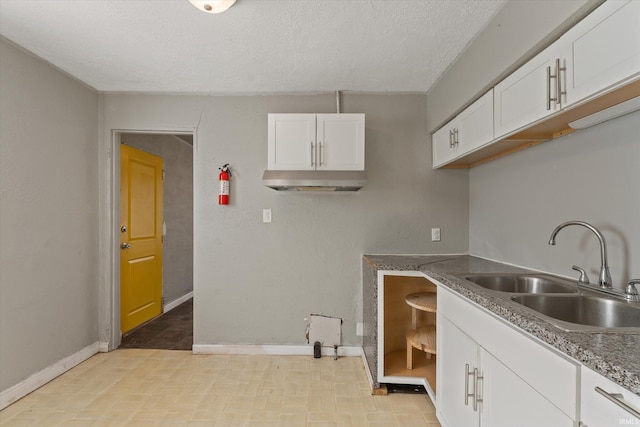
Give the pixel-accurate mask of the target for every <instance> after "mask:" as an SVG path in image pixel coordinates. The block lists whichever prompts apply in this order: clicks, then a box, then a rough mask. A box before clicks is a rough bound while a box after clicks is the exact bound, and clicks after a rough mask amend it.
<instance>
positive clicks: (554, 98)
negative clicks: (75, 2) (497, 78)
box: [494, 45, 567, 137]
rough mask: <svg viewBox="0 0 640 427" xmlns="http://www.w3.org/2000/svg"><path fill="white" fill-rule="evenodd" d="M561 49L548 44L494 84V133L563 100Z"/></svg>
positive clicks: (523, 122)
mask: <svg viewBox="0 0 640 427" xmlns="http://www.w3.org/2000/svg"><path fill="white" fill-rule="evenodd" d="M562 53H563V49H560V48H559V47H558V46H556V45H551V46H550V47H548V48H547V49H545V50H543V51H542V52H540V53H539V54H538V55H537V56H536V57H534V58H533V59H532V60H530V61H529V62H527V63H526V64H524V65H523V66H522V67H520V68H518V69H517V70H516V71H514V72H513V73H512V74H511V75H509V76H508V77H507V78H506V79H504V80H503V81H501V82H500V83H498V84H497V85H496V86H495V88H494V102H495V103H494V105H495V107H494V122H495V136H496V137H501V136H503V135H506V134H507V133H509V132H511V131H513V130H516V129H519V128H521V127H523V126H526V125H528V124H530V123H533V122H535V121H537V120H539V119H541V118H543V117H545V116H548V115H550V114H553V113H555V112H556V111H559V110H560V108H561V107H562V106H563V104H564V103H565V102H566V96H564V95H563V94H562V92H564V90H563V89H562V88H564V87H566V85H562V83H563V77H564V76H566V68H567V60H566V58H565V57H561V54H562ZM558 75H560V80H558ZM559 85H561V86H562V88H561V89H559ZM558 95H560V96H558Z"/></svg>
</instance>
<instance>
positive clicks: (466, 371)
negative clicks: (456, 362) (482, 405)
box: [464, 363, 474, 406]
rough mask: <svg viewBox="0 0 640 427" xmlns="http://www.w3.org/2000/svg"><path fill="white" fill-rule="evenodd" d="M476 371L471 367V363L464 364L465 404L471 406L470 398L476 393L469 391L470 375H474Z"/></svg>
mask: <svg viewBox="0 0 640 427" xmlns="http://www.w3.org/2000/svg"><path fill="white" fill-rule="evenodd" d="M473 374H474V372H473V371H471V369H469V364H468V363H467V364H465V365H464V405H465V406H469V398H470V397H472V396H473V394H474V393H469V376H471V375H473Z"/></svg>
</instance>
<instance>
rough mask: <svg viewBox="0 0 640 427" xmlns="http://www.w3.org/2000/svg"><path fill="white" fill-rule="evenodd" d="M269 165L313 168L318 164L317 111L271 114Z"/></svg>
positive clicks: (268, 145)
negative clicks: (311, 112) (314, 112)
mask: <svg viewBox="0 0 640 427" xmlns="http://www.w3.org/2000/svg"><path fill="white" fill-rule="evenodd" d="M268 117H269V118H268V122H269V136H268V144H267V147H268V148H267V149H268V153H267V168H268V169H271V170H314V169H315V168H316V162H317V159H316V115H315V114H269V116H268Z"/></svg>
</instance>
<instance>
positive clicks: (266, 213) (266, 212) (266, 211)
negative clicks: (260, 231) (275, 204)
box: [262, 209, 271, 222]
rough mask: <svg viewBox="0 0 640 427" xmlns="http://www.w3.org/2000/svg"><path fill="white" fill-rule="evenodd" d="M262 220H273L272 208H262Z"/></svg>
mask: <svg viewBox="0 0 640 427" xmlns="http://www.w3.org/2000/svg"><path fill="white" fill-rule="evenodd" d="M262 222H271V209H262Z"/></svg>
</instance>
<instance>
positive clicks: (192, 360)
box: [0, 349, 439, 427]
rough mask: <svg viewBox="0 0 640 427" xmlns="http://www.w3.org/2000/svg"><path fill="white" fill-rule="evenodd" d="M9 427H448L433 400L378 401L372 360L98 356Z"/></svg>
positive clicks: (13, 410) (24, 408)
mask: <svg viewBox="0 0 640 427" xmlns="http://www.w3.org/2000/svg"><path fill="white" fill-rule="evenodd" d="M0 426H3V427H4V426H11V427H13V426H15V427H22V426H47V427H55V426H65V427H79V426H83V427H84V426H91V427H102V426H105V427H106V426H108V427H118V426H131V427H137V426H144V427H155V426H158V427H160V426H163V427H164V426H168V427H182V426H188V427H196V426H202V427H204V426H207V427H210V426H216V427H217V426H222V427H234V426H255V427H262V426H275V427H285V426H293V427H305V426H307V427H324V426H345V427H347V426H349V427H356V426H357V427H360V426H378V427H381V426H398V427H400V426H402V427H411V426H421V427H436V426H439V424H438V422H437V419H436V417H435V413H434V408H433V406H432V404H431V402H430V401H429V398H428V397H427V396H426V395H424V394H390V395H388V396H371V395H370V389H369V384H368V382H367V379H366V375H365V372H364V368H363V365H362V360H361V359H360V358H356V357H343V358H340V359H338V360H337V361H334V360H333V358H331V357H323V358H322V359H313V358H312V357H308V356H255V355H252V356H246V355H243V356H228V355H222V356H218V355H216V356H212V355H192V354H191V353H190V352H186V351H168V350H136V349H122V350H116V351H114V352H111V353H104V354H98V355H96V356H94V357H92V358H90V359H89V360H87V361H85V362H84V363H82V364H80V365H78V366H77V367H75V368H74V369H72V370H71V371H69V372H67V373H66V374H64V375H62V376H60V377H59V378H57V379H55V380H54V381H52V382H50V383H49V384H47V385H45V386H44V387H42V388H40V389H38V390H36V391H35V392H33V393H31V394H30V395H29V396H26V397H25V398H23V399H21V400H20V401H18V402H16V403H14V404H13V405H11V406H9V407H8V408H5V409H4V410H3V411H1V412H0Z"/></svg>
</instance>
